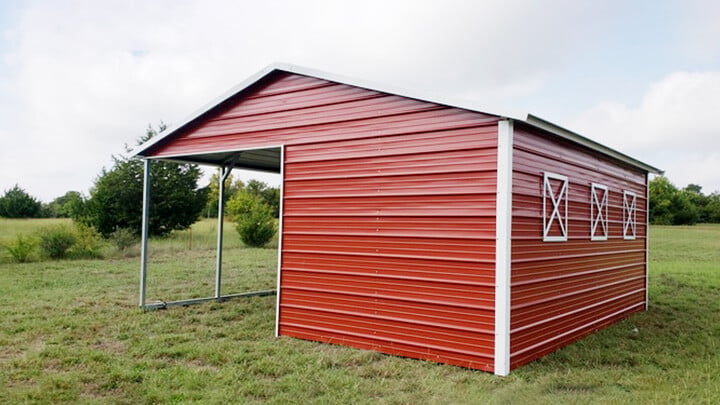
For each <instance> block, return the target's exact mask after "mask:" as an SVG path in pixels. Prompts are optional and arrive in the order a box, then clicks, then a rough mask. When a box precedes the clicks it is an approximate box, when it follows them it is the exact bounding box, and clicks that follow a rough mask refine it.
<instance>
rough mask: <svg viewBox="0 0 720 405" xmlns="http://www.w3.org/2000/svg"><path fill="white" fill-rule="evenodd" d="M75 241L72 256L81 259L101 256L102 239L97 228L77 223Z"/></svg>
mask: <svg viewBox="0 0 720 405" xmlns="http://www.w3.org/2000/svg"><path fill="white" fill-rule="evenodd" d="M74 235H75V242H74V243H73V245H72V246H71V247H70V249H69V251H68V253H69V254H70V256H72V257H75V258H80V259H97V258H100V257H101V254H100V249H101V248H102V242H101V241H102V239H101V238H100V234H98V232H97V231H96V230H95V228H93V227H91V226H89V225H85V224H80V223H76V224H75V229H74Z"/></svg>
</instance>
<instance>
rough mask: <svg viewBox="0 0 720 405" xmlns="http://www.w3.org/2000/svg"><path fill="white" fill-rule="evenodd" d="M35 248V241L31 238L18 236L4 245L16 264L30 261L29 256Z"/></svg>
mask: <svg viewBox="0 0 720 405" xmlns="http://www.w3.org/2000/svg"><path fill="white" fill-rule="evenodd" d="M36 247H37V240H35V238H33V237H32V236H28V235H23V234H18V235H17V236H15V240H13V241H12V242H10V243H9V244H7V245H5V250H7V252H8V254H9V255H10V258H11V259H12V260H13V261H14V262H17V263H26V262H29V261H30V256H31V255H32V253H33V251H34V250H35V248H36Z"/></svg>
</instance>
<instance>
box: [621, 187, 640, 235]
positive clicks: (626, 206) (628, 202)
mask: <svg viewBox="0 0 720 405" xmlns="http://www.w3.org/2000/svg"><path fill="white" fill-rule="evenodd" d="M636 211H637V195H635V193H633V192H632V191H624V192H623V239H635V228H636V224H637V221H636V219H637V215H636Z"/></svg>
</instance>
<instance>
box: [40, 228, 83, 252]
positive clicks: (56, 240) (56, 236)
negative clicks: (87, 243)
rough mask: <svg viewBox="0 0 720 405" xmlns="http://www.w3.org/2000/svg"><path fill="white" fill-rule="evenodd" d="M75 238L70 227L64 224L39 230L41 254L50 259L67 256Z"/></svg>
mask: <svg viewBox="0 0 720 405" xmlns="http://www.w3.org/2000/svg"><path fill="white" fill-rule="evenodd" d="M76 240H77V237H76V236H75V233H74V232H73V230H72V228H70V227H68V226H66V225H55V226H50V227H47V228H44V229H41V230H40V248H41V249H42V251H43V254H45V255H46V256H47V257H49V258H51V259H62V258H65V257H67V255H68V251H69V250H70V248H71V247H72V246H73V245H74V244H75V241H76Z"/></svg>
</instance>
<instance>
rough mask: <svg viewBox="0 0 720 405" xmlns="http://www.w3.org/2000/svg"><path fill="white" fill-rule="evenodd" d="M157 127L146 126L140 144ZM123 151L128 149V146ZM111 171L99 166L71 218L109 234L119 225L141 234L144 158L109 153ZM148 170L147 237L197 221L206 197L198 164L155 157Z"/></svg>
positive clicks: (139, 140) (161, 128)
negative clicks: (84, 199) (82, 202)
mask: <svg viewBox="0 0 720 405" xmlns="http://www.w3.org/2000/svg"><path fill="white" fill-rule="evenodd" d="M164 129H165V125H164V124H161V125H160V128H159V131H155V129H153V128H152V126H148V129H147V132H146V134H145V136H143V137H140V138H139V139H138V145H140V144H142V143H143V142H145V141H147V140H149V139H150V138H152V137H154V136H156V135H157V133H158V132H161V131H163V130H164ZM126 151H127V152H130V151H131V149H130V148H127V147H126ZM113 160H114V165H113V167H112V169H110V170H106V169H103V170H102V172H101V173H100V175H99V176H98V177H97V179H96V180H95V185H94V187H93V188H92V190H91V191H90V199H89V200H88V201H87V203H86V204H85V206H84V207H81V209H79V210H78V211H79V213H76V215H75V218H76V219H78V220H80V222H84V223H87V224H89V225H92V226H93V227H94V228H95V229H97V231H98V232H100V233H101V234H102V235H103V236H105V237H108V236H109V235H111V234H112V233H113V232H114V231H115V230H117V229H119V228H127V229H130V230H131V231H132V232H133V233H134V234H136V235H139V234H140V231H141V224H142V194H143V162H142V161H141V160H138V159H130V158H129V157H127V156H123V155H120V156H113ZM150 166H151V169H150V196H151V197H150V213H149V214H150V215H149V222H148V231H149V233H150V235H158V236H159V235H166V234H168V233H169V232H171V231H173V230H179V229H186V228H188V227H189V226H190V225H192V224H193V223H195V221H197V219H198V217H199V215H200V213H201V212H202V209H203V208H204V207H205V203H206V199H207V189H205V188H202V189H198V184H197V183H198V180H199V179H200V176H201V174H202V172H201V171H200V168H199V167H198V166H197V165H194V164H180V163H174V162H165V161H153V162H152V163H151V165H150Z"/></svg>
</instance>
